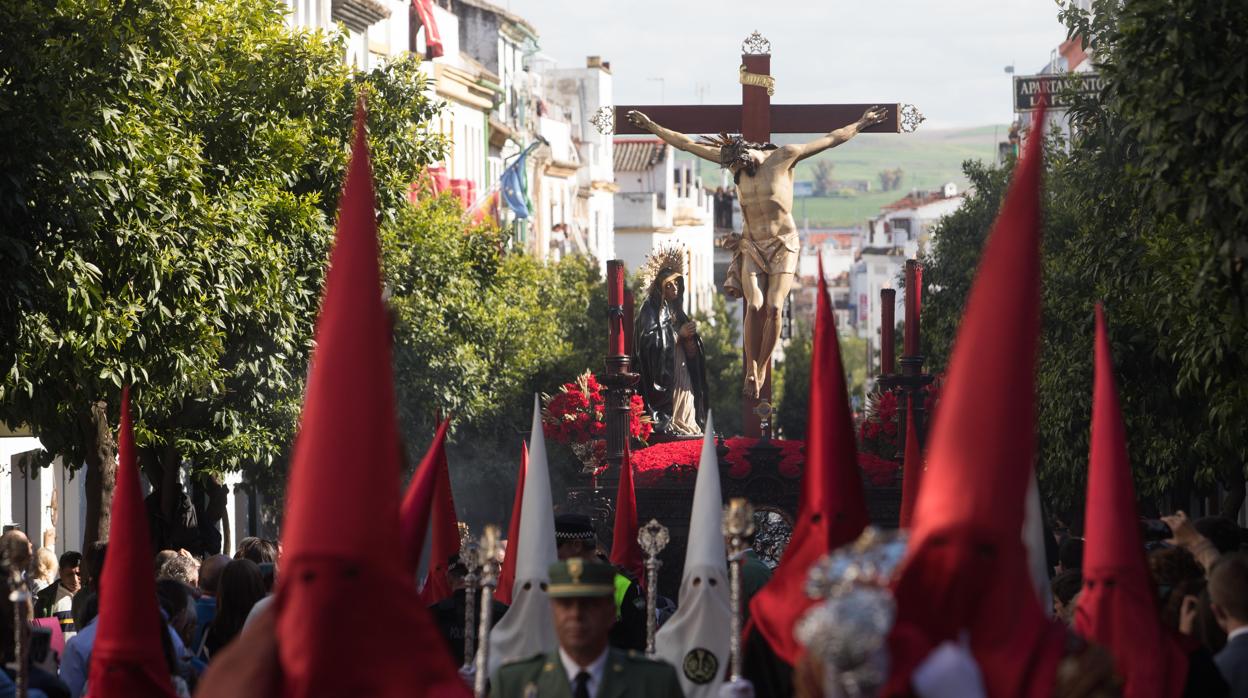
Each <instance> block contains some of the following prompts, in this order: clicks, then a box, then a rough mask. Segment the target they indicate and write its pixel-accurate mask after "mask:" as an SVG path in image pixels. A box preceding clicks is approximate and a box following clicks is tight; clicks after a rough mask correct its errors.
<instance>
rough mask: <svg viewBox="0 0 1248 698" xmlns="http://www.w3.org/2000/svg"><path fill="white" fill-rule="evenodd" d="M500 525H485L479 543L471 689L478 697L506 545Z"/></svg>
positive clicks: (481, 691)
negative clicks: (478, 591)
mask: <svg viewBox="0 0 1248 698" xmlns="http://www.w3.org/2000/svg"><path fill="white" fill-rule="evenodd" d="M501 539H502V536H501V534H500V533H499V530H498V526H494V525H490V526H486V527H485V533H484V534H482V536H481V542H480V544H479V545H478V546H477V556H478V558H477V559H478V564H479V565H480V567H481V613H480V620H479V621H478V622H479V623H480V625H478V626H477V628H478V632H477V636H478V637H480V638H481V642H480V643H479V644H478V645H477V669H476V675H475V676H474V677H473V683H472V692H473V694H474V695H475V696H476V698H485V684H486V679H487V678H488V677H487V676H486V666H487V663H488V661H489V654H490V642H489V638H490V623H491V622H493V620H494V618H493V613H492V610H493V606H494V588H495V587H497V586H498V572H499V567H500V564H499V558H500V557H501V554H502V551H503V546H502V544H501Z"/></svg>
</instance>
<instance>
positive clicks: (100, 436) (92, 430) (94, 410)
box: [66, 400, 117, 551]
mask: <svg viewBox="0 0 1248 698" xmlns="http://www.w3.org/2000/svg"><path fill="white" fill-rule="evenodd" d="M81 421H82V436H83V440H84V442H85V445H86V448H85V449H83V450H84V453H85V457H84V459H85V460H86V465H87V481H86V488H87V522H86V530H85V531H84V532H83V540H82V549H83V550H84V551H87V550H90V549H91V546H92V545H93V544H94V543H95V542H96V541H98V540H100V539H101V538H107V537H108V527H109V523H110V521H111V518H112V517H111V513H112V502H113V488H114V487H115V486H116V484H117V441H116V440H115V439H114V438H113V430H112V427H110V426H109V424H108V403H106V402H104V401H103V400H99V401H97V402H93V403H91V407H90V409H89V410H88V411H87V412H85V413H83V415H82V418H81ZM66 545H69V543H66Z"/></svg>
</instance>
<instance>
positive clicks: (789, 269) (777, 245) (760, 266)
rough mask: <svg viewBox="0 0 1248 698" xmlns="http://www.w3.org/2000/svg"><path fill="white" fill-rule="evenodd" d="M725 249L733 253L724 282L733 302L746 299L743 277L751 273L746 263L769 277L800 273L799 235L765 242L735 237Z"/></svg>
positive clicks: (795, 234)
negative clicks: (734, 299) (798, 268)
mask: <svg viewBox="0 0 1248 698" xmlns="http://www.w3.org/2000/svg"><path fill="white" fill-rule="evenodd" d="M722 246H723V247H724V249H728V250H731V251H732V262H730V263H729V264H728V274H727V278H725V279H724V293H726V294H728V296H730V297H732V298H740V297H741V296H742V295H743V289H744V282H743V281H742V275H743V274H744V273H745V272H746V269H747V265H746V264H745V261H746V260H748V261H749V262H752V263H753V268H754V269H757V270H758V272H760V273H763V274H766V275H767V276H771V275H773V274H796V273H797V258H798V252H799V251H800V250H801V240H799V239H798V236H797V231H793V232H791V233H785V234H784V235H777V236H775V237H769V238H763V239H761V240H759V239H755V238H747V237H742V236H741V235H736V234H734V235H731V236H729V237H728V238H727V239H725V240H724V241H723V243H722Z"/></svg>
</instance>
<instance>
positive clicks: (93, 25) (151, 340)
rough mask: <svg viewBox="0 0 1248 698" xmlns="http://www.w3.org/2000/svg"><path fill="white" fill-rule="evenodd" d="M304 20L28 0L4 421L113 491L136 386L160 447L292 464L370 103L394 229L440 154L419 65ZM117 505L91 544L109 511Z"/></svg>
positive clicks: (2, 121)
mask: <svg viewBox="0 0 1248 698" xmlns="http://www.w3.org/2000/svg"><path fill="white" fill-rule="evenodd" d="M284 11H285V10H284V5H283V4H282V3H280V2H277V1H276V0H212V1H210V2H203V1H200V0H142V1H141V2H140V1H137V0H128V1H122V2H98V1H96V0H67V1H61V2H51V1H50V0H21V1H19V2H15V3H9V5H8V6H7V7H6V23H5V26H4V29H2V30H0V45H2V46H3V49H0V84H3V89H4V94H5V99H4V100H3V102H2V103H0V167H2V168H3V170H4V172H5V175H6V176H5V177H4V178H2V179H0V215H2V216H3V220H4V225H3V227H2V228H0V263H2V264H3V265H4V266H3V268H4V269H5V273H3V274H0V277H3V281H2V282H0V283H2V284H5V286H4V289H3V290H5V291H7V290H9V289H15V290H16V291H15V293H14V294H12V295H9V294H7V293H0V295H4V296H5V300H4V301H0V303H2V304H3V305H0V311H3V317H2V318H0V326H2V327H4V328H6V331H4V332H0V338H2V339H0V369H2V370H3V374H2V375H0V419H3V420H4V421H7V422H9V423H11V424H21V423H26V424H29V425H30V426H31V427H32V428H33V430H34V431H35V433H36V434H37V435H38V436H39V437H40V439H41V440H42V441H43V443H44V444H45V445H46V446H47V447H48V448H49V450H50V451H52V452H53V453H55V454H59V455H63V456H65V458H66V461H67V462H68V463H70V464H78V463H84V462H85V463H87V464H88V465H89V466H90V467H89V469H88V474H87V475H88V489H89V491H95V492H97V493H99V492H102V493H103V496H104V499H103V501H107V492H108V490H109V489H110V474H109V473H110V472H111V464H112V461H113V453H112V448H113V447H112V444H111V439H110V437H109V436H108V435H109V433H110V432H111V429H110V428H109V426H108V423H109V422H110V421H113V420H115V419H116V414H117V396H118V393H119V389H120V386H121V385H123V384H127V383H129V384H133V385H134V386H135V387H136V390H135V395H136V411H137V413H138V414H137V432H138V440H139V442H140V443H141V444H148V445H160V446H162V447H163V449H162V451H164V452H167V453H172V454H174V455H173V457H175V458H189V459H192V460H193V461H194V462H195V463H196V465H197V466H198V467H199V468H202V469H206V470H211V471H221V470H226V469H236V468H240V467H244V468H245V467H253V468H254V470H255V471H256V472H257V474H263V473H265V472H267V471H268V466H270V465H271V464H273V463H274V462H275V461H278V460H280V459H281V458H282V457H283V454H284V453H285V452H286V449H287V448H288V445H289V442H290V440H291V435H292V433H293V427H294V422H295V419H296V418H297V415H298V409H299V402H300V398H301V393H302V383H303V375H304V371H305V368H306V363H307V356H308V350H309V344H310V337H311V328H312V323H313V321H314V318H315V316H316V308H317V305H318V302H319V297H320V286H321V282H322V278H323V267H324V264H325V259H326V256H327V250H328V244H329V241H330V239H331V236H332V227H333V218H334V212H335V210H336V208H337V197H338V192H339V190H340V187H341V178H342V174H343V172H344V169H345V165H346V161H347V156H348V149H347V146H348V143H349V136H350V130H351V123H352V115H353V110H354V106H355V102H356V96H357V95H358V94H360V93H361V92H367V93H369V95H370V102H369V106H370V119H369V125H370V142H371V145H372V149H373V154H374V160H373V162H374V169H375V176H376V179H377V185H378V186H377V189H378V205H379V209H380V215H381V217H382V219H383V221H387V220H393V219H394V218H395V217H396V216H397V213H396V212H397V210H398V209H399V208H400V205H401V202H402V201H403V196H404V194H405V191H406V187H407V184H408V183H409V182H411V181H412V179H413V178H414V177H415V173H416V172H417V170H418V167H419V166H420V165H421V164H422V163H424V162H427V161H430V160H431V159H432V158H433V157H434V156H435V155H437V152H438V146H439V142H438V141H437V140H436V139H431V138H429V137H427V136H423V135H420V132H419V130H420V128H421V125H422V124H423V123H424V122H426V121H428V119H429V118H430V117H431V116H432V115H433V114H434V110H435V107H434V105H433V104H431V103H430V102H429V101H428V100H427V98H426V97H425V96H424V94H423V81H422V78H421V76H420V73H419V71H418V70H417V65H416V61H415V60H406V61H400V62H397V63H394V64H392V65H390V66H387V67H385V68H381V69H378V70H375V71H372V72H371V73H368V74H361V73H355V72H353V71H352V70H351V69H350V68H348V67H346V66H344V65H343V63H342V55H343V48H344V47H343V44H342V41H341V38H333V39H331V38H329V37H327V36H325V35H323V34H321V33H307V32H304V31H293V32H292V31H291V30H289V29H288V28H287V27H286V26H285V23H284V20H283V14H284ZM170 446H172V447H173V448H170ZM95 478H102V480H99V479H95ZM93 483H94V484H93ZM99 497H100V494H92V495H89V498H88V500H89V503H88V509H89V511H88V539H92V538H94V536H95V534H96V531H95V530H93V528H92V527H93V526H94V525H96V524H97V523H98V524H100V525H104V526H106V525H107V518H106V517H107V514H106V512H103V511H101V510H100V509H99V502H100V501H101V500H100V498H99Z"/></svg>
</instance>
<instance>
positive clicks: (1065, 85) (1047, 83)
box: [1014, 73, 1105, 112]
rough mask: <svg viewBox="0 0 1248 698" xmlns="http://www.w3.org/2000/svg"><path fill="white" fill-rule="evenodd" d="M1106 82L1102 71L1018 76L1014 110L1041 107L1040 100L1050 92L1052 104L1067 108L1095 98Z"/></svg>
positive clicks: (1015, 82) (1050, 102) (1050, 104)
mask: <svg viewBox="0 0 1248 698" xmlns="http://www.w3.org/2000/svg"><path fill="white" fill-rule="evenodd" d="M1104 85H1105V80H1104V78H1102V77H1101V75H1100V73H1064V74H1060V75H1015V76H1014V111H1015V112H1028V111H1035V110H1037V109H1039V108H1040V100H1041V98H1042V97H1044V96H1045V95H1048V101H1049V106H1051V107H1056V108H1058V109H1063V108H1066V107H1069V106H1072V105H1074V103H1075V102H1076V101H1077V100H1079V99H1083V98H1089V97H1091V98H1095V97H1096V96H1097V95H1098V94H1100V92H1101V87H1103V86H1104Z"/></svg>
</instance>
